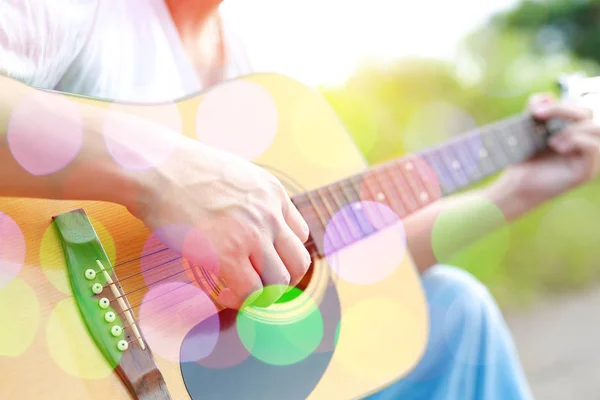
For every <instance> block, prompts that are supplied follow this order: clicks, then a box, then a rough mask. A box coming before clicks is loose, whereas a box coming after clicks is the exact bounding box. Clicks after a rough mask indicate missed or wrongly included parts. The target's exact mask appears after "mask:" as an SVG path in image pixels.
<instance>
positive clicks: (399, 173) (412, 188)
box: [383, 163, 420, 218]
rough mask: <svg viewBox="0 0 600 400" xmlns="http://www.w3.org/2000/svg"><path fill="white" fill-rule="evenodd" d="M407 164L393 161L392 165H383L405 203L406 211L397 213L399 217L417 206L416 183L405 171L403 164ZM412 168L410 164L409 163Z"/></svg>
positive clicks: (414, 209) (417, 193) (412, 210)
mask: <svg viewBox="0 0 600 400" xmlns="http://www.w3.org/2000/svg"><path fill="white" fill-rule="evenodd" d="M406 165H407V164H404V165H403V164H398V163H393V164H392V165H389V164H387V165H385V166H384V167H383V168H385V169H386V170H387V172H388V175H389V176H390V177H391V178H392V180H393V182H394V184H395V186H396V188H397V191H398V193H399V194H400V196H401V198H402V201H403V203H404V204H406V205H407V207H406V209H407V212H406V213H404V214H399V215H398V216H399V217H400V218H403V217H405V216H406V215H408V214H410V213H412V212H414V211H416V210H417V209H418V208H419V197H418V196H419V194H420V192H419V189H418V188H417V187H416V184H415V182H414V180H413V179H411V178H410V174H409V173H407V171H406V169H404V168H403V166H406ZM392 168H393V170H392ZM411 168H412V164H411Z"/></svg>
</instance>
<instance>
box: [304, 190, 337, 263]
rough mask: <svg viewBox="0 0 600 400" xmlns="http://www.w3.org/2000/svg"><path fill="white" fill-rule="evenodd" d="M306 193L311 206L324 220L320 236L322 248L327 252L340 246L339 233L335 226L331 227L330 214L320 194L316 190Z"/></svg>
mask: <svg viewBox="0 0 600 400" xmlns="http://www.w3.org/2000/svg"><path fill="white" fill-rule="evenodd" d="M307 195H309V196H310V198H311V199H312V200H311V202H312V203H313V207H314V208H315V210H317V212H319V215H321V216H322V217H321V219H323V220H324V221H325V223H324V224H323V236H322V243H323V246H324V250H325V251H326V252H329V251H331V250H332V249H338V248H340V243H341V238H340V236H339V233H338V232H337V227H336V226H333V229H332V228H331V224H330V220H331V217H332V214H331V213H330V211H329V210H327V207H326V206H325V203H324V202H323V199H322V198H321V196H319V195H318V191H313V192H308V193H307ZM324 210H325V211H324ZM323 214H325V215H323Z"/></svg>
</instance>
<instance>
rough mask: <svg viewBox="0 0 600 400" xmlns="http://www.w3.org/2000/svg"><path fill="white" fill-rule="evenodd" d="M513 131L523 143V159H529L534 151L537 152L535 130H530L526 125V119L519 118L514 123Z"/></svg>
mask: <svg viewBox="0 0 600 400" xmlns="http://www.w3.org/2000/svg"><path fill="white" fill-rule="evenodd" d="M514 131H515V133H516V135H517V136H518V137H520V138H521V143H522V145H523V153H524V154H523V155H524V158H523V160H525V159H529V158H530V157H531V156H533V155H534V154H535V153H537V151H538V148H537V143H536V142H535V138H534V136H535V131H534V130H531V128H530V127H529V126H528V125H527V123H526V121H525V120H523V118H519V119H518V120H516V121H515V123H514Z"/></svg>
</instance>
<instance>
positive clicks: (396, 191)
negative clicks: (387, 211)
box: [372, 164, 407, 218]
mask: <svg viewBox="0 0 600 400" xmlns="http://www.w3.org/2000/svg"><path fill="white" fill-rule="evenodd" d="M372 174H374V175H375V176H377V177H378V178H377V181H378V182H379V183H380V186H381V188H382V189H383V192H384V193H385V195H386V198H387V200H388V203H389V204H390V206H391V207H390V208H391V209H392V210H393V211H394V212H395V213H396V214H397V215H398V217H399V218H402V217H403V216H405V215H406V214H407V210H406V202H405V199H404V197H405V195H404V193H402V190H401V189H400V188H398V185H397V184H396V182H395V178H394V176H393V175H391V174H390V173H389V171H388V170H387V169H386V168H385V164H384V165H380V166H378V167H376V168H374V169H373V171H372Z"/></svg>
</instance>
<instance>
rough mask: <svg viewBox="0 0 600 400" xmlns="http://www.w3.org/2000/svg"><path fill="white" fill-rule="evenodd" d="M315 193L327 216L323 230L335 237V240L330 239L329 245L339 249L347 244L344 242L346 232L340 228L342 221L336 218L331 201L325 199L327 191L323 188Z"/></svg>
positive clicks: (335, 210)
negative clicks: (327, 220)
mask: <svg viewBox="0 0 600 400" xmlns="http://www.w3.org/2000/svg"><path fill="white" fill-rule="evenodd" d="M315 192H316V195H317V197H318V198H319V200H320V201H321V203H322V204H323V206H324V207H325V209H326V210H327V214H328V215H329V222H328V223H327V228H326V229H325V231H326V234H327V235H331V236H333V235H335V238H332V240H331V241H332V243H331V244H332V245H334V247H333V248H334V249H341V248H342V247H344V245H346V244H347V243H348V242H347V241H346V238H347V232H346V231H345V229H344V226H342V221H340V218H339V217H338V216H336V213H337V209H336V207H335V205H333V201H332V200H331V199H330V198H328V197H327V191H326V190H325V189H324V188H321V189H317V190H316V191H315ZM334 242H335V243H334Z"/></svg>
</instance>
